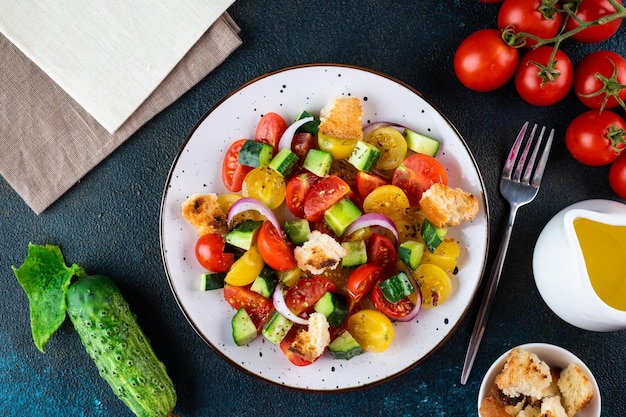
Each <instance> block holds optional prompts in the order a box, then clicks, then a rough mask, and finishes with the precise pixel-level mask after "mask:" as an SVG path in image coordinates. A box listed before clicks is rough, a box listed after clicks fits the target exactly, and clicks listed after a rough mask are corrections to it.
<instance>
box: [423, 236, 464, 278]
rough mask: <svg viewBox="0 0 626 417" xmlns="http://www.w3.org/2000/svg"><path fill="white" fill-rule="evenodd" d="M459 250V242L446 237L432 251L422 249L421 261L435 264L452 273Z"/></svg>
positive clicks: (449, 273)
mask: <svg viewBox="0 0 626 417" xmlns="http://www.w3.org/2000/svg"><path fill="white" fill-rule="evenodd" d="M460 252H461V251H460V248H459V244H458V243H457V242H456V241H455V240H454V239H450V238H446V239H444V241H443V242H441V244H440V245H439V246H437V248H435V250H434V251H433V252H432V253H431V252H430V251H424V256H423V257H422V263H424V264H433V265H437V266H438V267H440V268H441V269H443V270H444V271H446V272H447V273H448V275H452V274H453V273H454V270H455V269H456V263H457V259H458V257H459V253H460Z"/></svg>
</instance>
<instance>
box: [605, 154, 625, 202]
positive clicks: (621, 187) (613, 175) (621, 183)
mask: <svg viewBox="0 0 626 417" xmlns="http://www.w3.org/2000/svg"><path fill="white" fill-rule="evenodd" d="M609 184H610V185H611V188H612V189H613V191H614V192H615V194H617V195H618V196H619V197H620V198H622V199H624V200H626V153H624V154H622V155H620V156H619V157H618V158H617V159H616V160H615V161H613V163H612V164H611V168H610V169H609Z"/></svg>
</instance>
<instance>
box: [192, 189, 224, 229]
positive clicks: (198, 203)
mask: <svg viewBox="0 0 626 417" xmlns="http://www.w3.org/2000/svg"><path fill="white" fill-rule="evenodd" d="M182 214H183V217H184V218H185V220H187V221H188V222H189V223H190V224H191V225H192V226H193V227H195V228H196V231H197V232H198V235H200V236H202V235H204V234H207V233H219V234H224V233H226V231H227V222H226V215H225V214H224V212H223V211H222V209H221V207H220V205H219V203H218V202H217V194H214V193H210V194H193V195H192V196H191V197H189V198H188V199H187V201H185V202H184V203H183V206H182Z"/></svg>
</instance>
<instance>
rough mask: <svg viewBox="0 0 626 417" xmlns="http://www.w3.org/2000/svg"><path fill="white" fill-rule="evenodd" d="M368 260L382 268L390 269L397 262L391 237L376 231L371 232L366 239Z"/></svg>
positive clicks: (396, 253) (396, 254)
mask: <svg viewBox="0 0 626 417" xmlns="http://www.w3.org/2000/svg"><path fill="white" fill-rule="evenodd" d="M367 259H368V262H369V263H371V264H374V265H378V266H380V267H381V268H382V269H384V270H387V271H388V270H392V269H394V268H395V267H396V263H397V262H398V251H397V250H396V245H395V244H394V243H393V241H392V240H391V239H389V238H388V237H386V236H383V235H381V234H378V233H372V236H370V238H369V239H368V240H367Z"/></svg>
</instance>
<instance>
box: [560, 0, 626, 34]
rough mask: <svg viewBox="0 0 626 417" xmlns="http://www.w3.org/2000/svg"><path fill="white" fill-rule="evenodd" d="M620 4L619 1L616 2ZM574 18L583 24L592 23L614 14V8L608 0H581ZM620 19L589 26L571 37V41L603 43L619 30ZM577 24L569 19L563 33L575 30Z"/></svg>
mask: <svg viewBox="0 0 626 417" xmlns="http://www.w3.org/2000/svg"><path fill="white" fill-rule="evenodd" d="M617 2H618V3H619V4H622V1H621V0H617ZM575 12H576V16H577V17H578V18H579V19H580V20H582V21H583V22H592V21H594V20H597V19H600V18H602V17H605V16H608V15H610V14H613V13H615V7H613V6H612V5H611V3H610V2H609V1H608V0H582V1H581V2H580V3H579V4H578V7H577V9H576V10H575ZM621 23H622V19H616V20H612V21H610V22H607V23H604V24H602V25H597V26H591V27H588V28H586V29H583V30H581V31H580V32H578V33H575V34H574V35H572V37H571V38H572V39H574V40H576V41H578V42H585V43H595V42H601V41H604V40H606V39H608V38H610V37H611V36H613V35H614V34H615V33H616V32H617V30H618V29H619V27H620V25H621ZM578 26H579V25H578V22H577V21H576V20H575V19H572V18H569V19H567V22H566V23H565V31H566V32H569V31H570V30H573V29H576V28H577V27H578Z"/></svg>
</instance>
